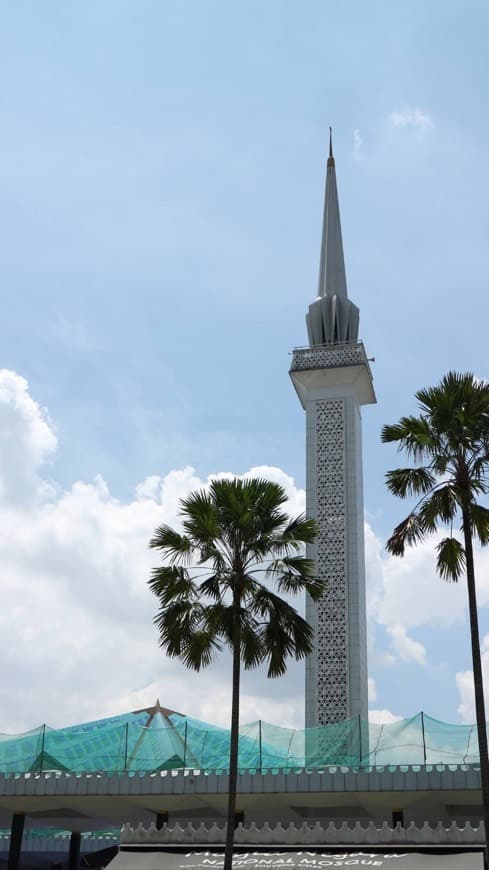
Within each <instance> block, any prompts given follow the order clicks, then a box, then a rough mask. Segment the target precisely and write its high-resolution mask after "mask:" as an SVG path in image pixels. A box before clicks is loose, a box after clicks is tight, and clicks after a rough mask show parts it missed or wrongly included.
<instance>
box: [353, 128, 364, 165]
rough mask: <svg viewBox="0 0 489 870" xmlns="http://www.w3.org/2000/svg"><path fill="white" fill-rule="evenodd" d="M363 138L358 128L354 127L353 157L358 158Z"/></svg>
mask: <svg viewBox="0 0 489 870" xmlns="http://www.w3.org/2000/svg"><path fill="white" fill-rule="evenodd" d="M362 145H363V139H362V137H361V136H360V130H357V129H355V130H354V131H353V158H354V159H355V160H358V159H359V158H360V152H361V150H362Z"/></svg>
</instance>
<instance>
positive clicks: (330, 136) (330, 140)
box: [328, 127, 334, 166]
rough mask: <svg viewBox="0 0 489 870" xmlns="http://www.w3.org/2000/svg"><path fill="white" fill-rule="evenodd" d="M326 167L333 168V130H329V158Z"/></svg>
mask: <svg viewBox="0 0 489 870" xmlns="http://www.w3.org/2000/svg"><path fill="white" fill-rule="evenodd" d="M328 166H334V157H333V128H332V127H330V128H329V157H328Z"/></svg>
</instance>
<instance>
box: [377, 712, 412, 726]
mask: <svg viewBox="0 0 489 870" xmlns="http://www.w3.org/2000/svg"><path fill="white" fill-rule="evenodd" d="M403 718H404V717H403V716H397V715H396V714H395V713H391V711H390V710H369V711H368V721H369V722H371V723H372V724H373V725H392V723H393V722H401V720H402V719H403Z"/></svg>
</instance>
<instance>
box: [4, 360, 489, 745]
mask: <svg viewBox="0 0 489 870" xmlns="http://www.w3.org/2000/svg"><path fill="white" fill-rule="evenodd" d="M0 431H1V439H2V450H1V451H0V574H1V581H2V609H1V612H0V647H1V655H2V661H3V663H4V668H3V676H2V681H1V682H0V702H1V706H2V723H1V727H2V728H3V729H4V730H7V731H8V730H12V731H17V730H21V729H23V728H30V727H33V726H34V725H36V724H40V723H41V722H42V721H47V722H48V724H51V725H63V724H69V723H70V722H77V721H78V722H80V721H82V720H84V719H91V718H100V717H102V716H106V715H113V714H116V713H119V712H123V711H127V710H130V709H137V708H139V707H142V706H147V705H148V704H150V703H152V702H153V701H154V700H155V698H156V697H157V696H159V697H160V700H161V702H162V703H163V704H164V705H165V706H167V707H170V708H172V709H175V710H177V711H178V712H183V713H188V714H189V715H193V716H196V717H199V718H202V719H209V720H212V721H213V722H216V723H218V724H225V721H226V720H227V719H228V718H229V705H230V661H229V656H227V655H226V654H224V655H223V656H221V657H220V658H219V660H218V661H217V663H216V664H215V665H213V666H212V667H211V668H210V669H208V670H207V671H204V672H202V673H201V674H199V677H198V679H195V678H194V677H193V675H192V674H190V673H189V672H188V671H187V670H186V669H185V668H184V667H183V665H181V664H180V663H179V662H177V661H174V660H170V659H168V658H166V657H165V656H164V655H163V653H162V651H161V650H160V649H159V648H158V645H157V636H156V631H155V629H154V627H153V625H152V619H153V615H154V612H155V609H156V601H155V600H154V599H153V597H152V596H151V594H150V592H149V590H148V587H147V579H148V576H149V573H150V570H151V567H152V565H154V564H155V554H154V553H152V552H150V551H149V550H148V547H147V544H148V540H149V538H150V537H151V535H152V533H153V531H154V529H155V527H156V526H157V525H159V524H161V523H169V524H171V525H176V526H178V524H179V522H180V518H179V501H180V499H181V498H182V497H184V496H186V495H187V494H188V493H189V492H190V491H192V490H194V489H197V488H202V487H206V486H208V485H209V482H210V479H211V478H210V477H209V478H205V479H203V478H200V477H199V475H197V474H196V472H195V470H194V469H193V468H192V467H190V466H188V467H185V468H182V469H178V470H172V471H170V472H168V473H167V474H164V475H158V474H154V475H151V476H149V477H147V478H146V479H145V480H143V481H141V482H140V483H139V484H138V486H137V487H136V490H135V493H134V497H133V498H132V499H129V500H128V501H125V502H122V501H120V500H118V499H116V498H114V496H113V495H112V494H111V492H110V490H109V488H108V486H107V484H106V482H105V481H104V480H103V478H102V477H100V476H99V477H96V478H95V479H94V480H92V481H88V482H87V481H79V480H78V481H75V482H74V483H73V484H72V485H71V486H70V487H69V488H68V489H66V490H64V491H63V490H61V489H60V488H59V487H57V486H56V485H54V484H53V483H52V482H51V481H50V480H49V463H50V462H51V460H52V458H53V456H54V454H55V451H56V446H57V437H56V431H55V427H54V424H53V422H52V421H51V420H50V418H49V416H48V414H47V412H46V411H45V410H44V409H43V408H42V407H41V406H40V405H39V404H38V403H37V402H36V401H35V400H34V399H33V398H32V396H31V395H30V393H29V389H28V385H27V382H26V381H25V379H24V378H22V377H20V376H19V375H18V374H16V373H15V372H9V371H2V372H0ZM229 474H230V472H219V474H218V475H217V476H226V475H229ZM249 474H254V475H261V476H264V477H267V478H269V479H271V480H276V481H277V482H279V483H281V484H282V485H283V486H284V488H285V490H286V492H287V495H288V498H289V511H290V513H291V514H292V515H295V514H298V513H301V512H302V511H303V510H304V507H305V493H304V490H302V489H301V488H299V487H297V486H296V484H295V482H294V480H293V478H291V477H290V476H289V475H287V474H286V473H285V472H284V471H282V470H281V469H279V468H273V467H269V466H259V467H256V468H253V469H250V471H248V472H246V475H249ZM365 536H366V557H367V578H368V614H369V643H370V650H369V662H370V666H371V668H372V666H373V668H374V669H375V667H377V666H384V665H386V664H393V663H395V662H396V661H398V660H404V661H407V662H410V663H412V664H413V665H414V666H420V665H424V664H425V662H426V658H427V651H426V650H425V648H424V646H423V645H422V644H421V643H420V642H419V641H418V640H416V639H415V632H416V629H417V628H418V627H420V626H423V625H428V624H434V625H439V626H444V627H448V626H450V625H453V624H455V623H456V622H461V621H462V620H463V618H464V610H465V604H466V597H465V596H466V592H465V584H463V583H460V584H452V585H450V584H444V583H443V582H442V581H441V580H440V579H439V578H438V577H437V575H436V572H435V567H434V565H435V558H434V545H435V544H436V539H433V540H431V541H428V542H426V544H422V545H421V546H419V547H417V548H415V549H412V550H409V551H408V553H407V554H406V557H405V558H404V559H393V558H391V557H389V556H387V555H386V554H385V550H384V543H383V541H382V540H381V539H380V538H379V537H378V536H377V535H376V534H375V532H374V531H373V529H372V527H371V525H370V524H368V523H367V524H366V526H365ZM476 556H477V559H478V567H479V570H478V577H479V583H478V596H479V603H480V604H481V605H484V604H486V603H488V602H489V553H485V552H483V551H482V552H480V551H477V554H476ZM485 578H487V579H485ZM421 600H422V601H423V607H419V601H421ZM298 606H300V605H299V604H298ZM379 626H381V629H379ZM377 635H378V637H377ZM383 647H385V648H383ZM484 655H485V661H486V666H487V667H488V668H489V641H487V644H486V648H485V653H484ZM303 678H304V668H303V664H302V663H295V662H292V663H291V664H290V667H289V671H288V673H287V676H286V677H285V678H282V679H280V680H272V681H269V680H267V679H266V676H265V674H264V672H263V671H258V672H253V673H251V674H247V675H245V678H244V681H243V701H242V720H243V721H250V720H251V719H253V720H255V719H264V720H269V721H273V722H276V723H277V724H283V725H287V726H292V727H296V728H302V727H303ZM470 680H471V675H470V673H460V674H458V675H457V686H458V688H459V692H460V708H459V710H460V714H461V715H462V717H464V718H466V719H468V720H469V719H471V718H473V713H472V708H473V703H472V701H471V695H470V691H471V689H470ZM377 694H378V693H377V690H376V685H375V682H374V680H373V679H372V678H371V680H370V700H371V703H375V702H378V698H377ZM26 698H27V699H28V700H27V702H26ZM386 702H387V704H388V703H389V699H385V698H382V699H381V703H380V704H379V707H382V706H383V704H385V703H386ZM471 705H472V706H471ZM373 713H375V714H377V713H379V711H373ZM380 713H381V715H384V714H385V715H386V716H387V715H388V716H395V714H391V713H390V712H389V711H387V712H386V711H384V710H382V709H381V711H380ZM396 718H399V717H396ZM386 721H387V720H386ZM389 721H393V720H389Z"/></svg>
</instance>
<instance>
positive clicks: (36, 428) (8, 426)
mask: <svg viewBox="0 0 489 870" xmlns="http://www.w3.org/2000/svg"><path fill="white" fill-rule="evenodd" d="M56 446H57V438H56V434H55V431H54V427H53V424H52V422H51V421H50V420H49V417H48V415H47V413H46V411H44V409H43V408H41V407H40V406H39V405H38V404H37V402H35V401H34V399H32V397H31V396H30V394H29V390H28V384H27V381H26V380H25V378H22V377H20V375H18V374H16V373H15V372H11V371H8V370H6V369H0V504H1V503H3V504H9V505H15V506H21V505H28V504H31V503H32V502H34V501H37V500H38V499H39V498H40V497H42V496H45V495H47V494H48V493H49V492H50V491H51V487H50V486H49V485H48V484H47V483H46V481H41V479H40V478H39V477H38V468H39V466H40V465H41V464H42V463H45V462H47V461H48V460H49V459H50V457H51V456H52V454H53V453H54V451H55V450H56Z"/></svg>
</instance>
